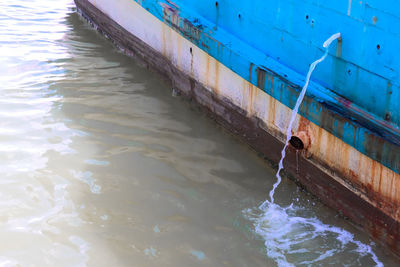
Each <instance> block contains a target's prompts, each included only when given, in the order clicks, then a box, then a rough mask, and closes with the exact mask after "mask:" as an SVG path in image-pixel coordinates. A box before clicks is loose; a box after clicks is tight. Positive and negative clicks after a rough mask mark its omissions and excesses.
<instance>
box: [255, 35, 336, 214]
mask: <svg viewBox="0 0 400 267" xmlns="http://www.w3.org/2000/svg"><path fill="white" fill-rule="evenodd" d="M338 38H340V33H335V34H334V35H332V36H331V37H329V38H328V39H327V40H326V41H325V42H324V44H323V47H324V48H325V53H324V55H323V56H322V57H321V58H319V59H317V60H316V61H314V62H313V63H312V64H311V66H310V69H309V70H308V73H307V77H306V83H305V84H304V86H303V89H301V92H300V95H299V97H298V98H297V101H296V105H295V106H294V108H293V111H292V116H291V117H290V122H289V126H288V128H287V131H286V142H285V146H284V147H283V149H282V152H281V155H282V156H281V160H280V161H279V169H278V172H277V173H276V178H277V181H276V182H275V184H274V185H273V187H272V190H271V191H270V192H269V197H270V199H271V203H274V194H275V189H276V188H277V187H278V185H279V184H280V183H281V181H282V178H281V176H280V172H281V170H282V169H283V160H284V159H285V155H286V148H287V146H288V145H289V140H290V138H291V137H292V127H293V123H294V120H295V119H296V115H297V112H298V110H299V107H300V104H301V102H302V101H303V98H304V95H305V94H306V91H307V87H308V84H309V82H310V77H311V74H312V72H313V71H314V69H315V67H316V66H317V65H318V64H319V63H321V62H322V61H323V60H324V59H325V58H326V56H327V55H328V51H329V45H330V44H331V43H332V42H333V41H334V40H336V39H338ZM267 201H268V200H267ZM264 205H265V202H264V203H263V204H262V206H264Z"/></svg>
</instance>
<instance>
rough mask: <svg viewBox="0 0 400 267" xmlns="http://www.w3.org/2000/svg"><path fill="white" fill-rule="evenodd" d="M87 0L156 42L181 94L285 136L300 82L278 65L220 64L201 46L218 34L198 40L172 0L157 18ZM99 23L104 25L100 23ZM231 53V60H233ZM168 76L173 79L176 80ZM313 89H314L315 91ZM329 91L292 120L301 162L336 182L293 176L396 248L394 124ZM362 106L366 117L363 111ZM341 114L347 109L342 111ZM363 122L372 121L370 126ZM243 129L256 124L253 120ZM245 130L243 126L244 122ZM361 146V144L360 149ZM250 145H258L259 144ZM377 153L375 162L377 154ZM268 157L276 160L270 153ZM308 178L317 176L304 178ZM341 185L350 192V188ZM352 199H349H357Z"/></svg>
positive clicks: (128, 5) (125, 4) (398, 200)
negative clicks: (302, 140)
mask: <svg viewBox="0 0 400 267" xmlns="http://www.w3.org/2000/svg"><path fill="white" fill-rule="evenodd" d="M77 2H86V0H77ZM91 2H92V4H94V5H95V6H97V8H98V9H100V10H102V11H103V12H104V13H105V14H106V15H107V16H108V17H110V18H111V19H112V20H114V21H116V22H117V23H118V24H119V25H121V26H122V28H124V29H126V30H127V31H128V32H129V33H130V34H132V36H136V37H137V38H139V39H140V40H141V41H143V42H144V43H145V44H146V45H148V46H149V47H150V48H148V49H154V51H156V53H159V54H160V55H163V57H165V59H166V60H167V62H168V64H166V65H165V66H155V67H156V68H159V69H165V68H167V70H164V71H167V72H168V73H169V74H168V75H170V76H171V77H172V78H173V77H175V76H178V77H180V76H179V75H180V74H179V73H177V72H181V73H183V74H185V75H186V76H187V77H189V78H187V79H186V78H182V79H186V80H187V82H186V85H182V83H183V82H181V84H176V86H177V87H178V88H180V89H182V90H188V91H187V92H186V94H188V95H190V94H192V95H194V96H195V99H196V101H198V102H199V103H200V104H202V105H204V106H207V107H208V109H209V110H210V111H211V112H213V113H215V114H217V115H218V116H221V117H223V118H224V120H225V121H227V122H228V123H230V124H232V125H235V124H237V122H236V121H235V120H234V119H232V118H231V116H234V115H231V114H230V113H229V112H228V110H227V108H226V106H220V105H216V104H213V103H214V102H218V101H219V102H221V101H222V103H225V105H227V106H230V107H232V108H231V110H235V111H237V112H239V113H241V114H243V116H245V117H247V118H248V120H249V121H255V122H256V126H257V127H259V128H262V129H264V130H265V131H266V132H267V133H268V134H271V135H272V136H274V137H276V138H277V139H278V140H281V141H283V140H284V134H283V133H284V132H285V129H286V127H287V124H288V121H289V118H290V113H291V109H290V107H291V106H293V105H294V102H295V101H296V98H297V95H298V85H296V83H294V82H293V81H292V80H289V79H288V77H284V76H282V75H278V74H277V72H275V71H272V70H270V68H267V67H270V65H257V64H256V63H250V64H249V66H248V69H247V73H246V74H245V75H243V76H242V75H239V74H240V73H238V72H237V71H235V70H234V69H233V67H232V66H229V64H228V65H226V64H222V63H223V62H221V61H220V60H219V59H216V58H215V57H213V56H212V55H210V53H209V51H207V49H206V47H210V46H212V45H213V44H215V43H219V42H218V41H217V39H213V40H212V41H209V42H205V43H204V44H201V43H202V42H204V41H205V40H203V39H202V38H203V37H202V36H203V35H204V31H205V29H206V28H205V26H201V27H200V26H199V25H197V26H196V25H194V24H193V23H192V22H188V21H186V20H184V19H183V18H181V17H180V15H179V14H180V13H179V12H178V11H177V6H176V5H174V4H172V3H171V2H162V3H161V4H162V5H161V6H162V9H161V10H162V13H161V14H160V16H161V18H162V20H157V19H156V18H155V17H154V16H153V15H152V14H150V13H149V12H145V11H144V9H143V8H142V7H141V6H140V5H138V4H136V3H135V2H133V1H132V0H118V1H113V2H112V3H110V2H109V1H106V0H97V1H91ZM146 2H149V0H148V1H146ZM150 2H151V1H150ZM139 4H140V3H139ZM166 18H168V20H167V24H168V25H170V26H167V25H166V23H165V20H166ZM92 19H93V20H95V21H96V20H97V19H98V18H94V17H93V16H92ZM100 21H101V19H100ZM171 25H172V26H171ZM100 26H101V25H100ZM103 27H106V26H105V25H103ZM100 28H101V27H100ZM114 29H115V32H107V33H109V34H111V35H114V38H115V39H118V38H119V39H118V40H117V43H118V44H119V45H122V46H127V47H128V48H129V46H132V43H135V41H131V42H129V41H126V40H125V38H126V39H129V38H131V37H130V36H125V38H124V37H118V34H119V33H118V31H120V30H119V29H117V28H115V27H114V28H112V29H111V30H110V31H113V30H114ZM132 38H133V37H132ZM209 40H211V39H209ZM219 44H220V46H219V48H218V49H219V50H220V52H218V53H222V54H223V53H228V54H230V57H231V59H230V60H231V61H232V62H236V63H240V60H241V59H243V61H242V63H243V64H244V66H242V67H245V65H246V64H247V63H248V61H244V57H243V56H240V55H237V54H234V53H233V52H232V50H229V49H228V48H227V46H226V45H222V44H221V43H219ZM142 46H143V45H142ZM142 46H137V47H134V49H136V50H135V51H132V52H133V53H138V54H144V55H146V56H147V58H146V59H145V60H146V61H148V62H151V61H156V60H155V59H154V57H157V55H153V54H152V53H145V52H144V50H143V49H144V48H143V47H142ZM217 47H218V46H217ZM130 49H133V48H130ZM141 49H142V50H143V51H142V50H141ZM223 51H225V52H223ZM151 57H152V58H151ZM236 57H237V58H236ZM233 58H236V59H235V60H233ZM160 60H161V59H160ZM267 63H268V62H267ZM169 64H171V65H169ZM171 66H172V67H171ZM175 68H176V70H175ZM238 69H239V68H238ZM172 80H173V82H176V83H178V82H177V80H179V79H172ZM197 84H201V85H202V86H204V88H205V90H207V91H208V92H209V93H210V94H211V96H206V95H204V93H203V94H199V93H198V92H197V91H196V90H197V88H198V86H197ZM256 85H258V86H256ZM314 87H315V88H319V87H318V84H314ZM315 88H314V90H317V89H315ZM260 89H261V90H260ZM318 90H319V89H318ZM321 90H324V89H321ZM321 92H328V91H326V90H325V91H319V92H317V93H318V94H320V95H322V93H321ZM321 97H322V96H321ZM335 97H336V98H335ZM327 98H330V101H331V102H329V101H328V102H326V101H325V102H324V101H321V98H320V97H318V98H317V97H315V96H310V95H309V96H307V97H306V98H305V102H304V105H302V107H301V114H300V115H298V116H297V119H296V126H295V127H294V133H297V132H299V131H301V132H304V133H306V134H307V136H308V137H309V139H310V142H311V144H310V146H309V148H308V149H307V150H306V151H304V159H303V162H304V165H306V166H317V168H318V169H319V170H321V172H323V173H325V174H327V175H329V177H331V180H332V181H334V183H336V185H331V184H332V183H333V182H332V181H328V180H325V181H327V182H326V184H327V185H326V186H324V185H323V184H322V185H321V184H320V183H319V181H316V180H315V178H310V176H309V174H308V172H307V171H306V170H301V172H300V173H305V174H307V175H308V176H307V175H305V176H304V177H302V176H298V177H299V178H298V179H299V180H300V181H301V182H302V183H303V184H304V186H305V187H307V188H308V189H309V190H310V191H312V192H314V193H315V194H317V195H318V196H320V197H321V198H322V199H323V200H324V201H325V202H326V203H328V204H329V205H331V206H333V207H335V208H337V209H340V210H342V211H343V213H344V214H345V215H347V216H349V217H350V218H352V219H353V220H354V221H356V222H357V223H360V224H362V225H364V227H366V228H368V230H370V231H371V229H372V228H374V227H376V231H375V233H373V235H374V236H375V238H378V239H381V240H384V241H386V242H387V243H390V244H391V246H392V248H393V249H394V250H395V251H397V252H399V251H400V234H399V232H400V229H399V222H400V214H399V208H398V205H399V204H400V175H399V173H398V167H399V166H398V164H399V162H398V157H399V153H398V152H399V146H398V143H396V142H397V141H398V139H396V138H397V136H396V135H395V133H396V128H395V127H394V128H393V127H392V128H390V129H393V131H392V132H391V131H389V130H390V129H389V130H388V131H384V130H386V128H382V127H381V126H380V125H384V124H380V123H382V121H381V120H379V118H377V117H376V116H374V115H373V114H371V113H366V111H365V110H362V109H357V108H354V107H353V106H352V103H350V102H346V101H345V100H344V99H343V98H340V97H338V96H334V95H332V94H329V93H327V96H325V99H327ZM333 100H336V102H335V101H333ZM339 100H340V101H341V102H340V101H339ZM338 103H339V104H341V105H339V104H338ZM349 110H350V111H349ZM231 112H233V111H231ZM343 112H344V113H343ZM364 113H366V114H367V115H368V116H364ZM343 114H344V115H345V116H342V115H343ZM350 115H351V116H350ZM235 116H238V115H235ZM357 116H358V117H357ZM374 120H375V122H374ZM241 122H242V124H243V125H237V128H240V127H242V128H243V126H246V125H248V124H247V122H246V121H241ZM366 124H372V125H373V126H370V125H369V126H368V127H367V126H365V125H366ZM389 126H390V125H389ZM246 127H247V126H246ZM248 128H249V129H253V128H250V126H249V127H248ZM376 129H380V130H382V132H379V131H378V132H377V131H376ZM233 130H235V127H233ZM242 130H243V129H242ZM243 131H244V132H246V129H244V130H243ZM252 131H254V132H256V135H254V132H248V133H247V134H248V135H247V136H245V137H244V138H245V140H246V141H248V142H249V143H255V144H257V145H258V146H260V147H265V144H261V143H257V140H258V137H259V135H260V133H259V131H258V130H257V129H254V130H252ZM367 142H369V143H367ZM268 145H269V144H268ZM272 146H273V145H272V144H271V147H272ZM360 147H361V148H364V149H360ZM255 148H256V149H257V147H255ZM271 149H272V148H271ZM260 150H262V151H265V149H264V148H263V149H261V148H260ZM364 152H366V153H364ZM396 153H397V154H396ZM371 155H372V156H371ZM289 158H290V157H289ZM377 158H379V159H380V161H378V160H376V159H377ZM271 159H272V160H273V161H277V158H275V154H274V155H272V157H271ZM382 159H383V160H382ZM385 160H386V161H385ZM382 163H383V164H382ZM310 164H311V165H310ZM385 165H386V166H385ZM388 165H389V167H393V166H394V167H395V168H392V169H390V168H388V167H387V166H388ZM287 168H288V169H289V171H290V170H292V169H291V166H290V165H289V166H287ZM310 168H314V167H310ZM309 180H310V181H311V180H312V181H314V183H313V184H308V183H307V181H309ZM334 183H333V184H334ZM316 185H318V186H316ZM338 185H340V188H342V189H341V191H339V192H336V190H335V188H336V187H338ZM331 187H332V188H331ZM338 188H339V187H338ZM332 190H333V191H332ZM323 192H330V194H332V197H333V198H332V199H330V198H329V196H327V195H324V194H323ZM345 192H351V195H349V194H348V193H345ZM341 198H343V199H347V200H349V199H352V198H353V199H362V200H363V201H365V203H368V205H371V206H372V207H374V208H375V209H376V210H377V211H380V212H383V213H384V214H385V216H387V217H384V215H378V214H379V212H377V215H376V216H377V217H376V218H375V217H371V216H370V215H368V212H369V210H365V209H366V207H367V206H368V205H367V206H365V205H364V204H362V205H361V204H360V205H358V206H357V209H360V210H351V208H352V207H355V206H354V205H356V204H354V205H353V206H352V203H351V201H350V204H349V202H344V201H342V200H341ZM357 201H358V200H357ZM357 201H356V200H354V203H357ZM343 203H345V204H343ZM358 214H364V215H363V216H365V217H368V216H370V217H368V218H367V219H366V220H367V221H366V222H363V221H362V218H357V216H355V215H358ZM374 216H375V215H374ZM382 218H384V219H382ZM387 218H391V219H393V220H394V221H393V222H389V221H390V220H389V221H388V219H387ZM366 225H368V226H366ZM382 229H383V230H385V231H387V236H386V235H383V236H380V235H379V233H381V231H383V230H382ZM372 230H373V229H372Z"/></svg>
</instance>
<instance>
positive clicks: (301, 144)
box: [289, 131, 311, 150]
mask: <svg viewBox="0 0 400 267" xmlns="http://www.w3.org/2000/svg"><path fill="white" fill-rule="evenodd" d="M289 144H290V145H292V146H293V147H294V148H295V149H296V150H303V149H306V150H307V149H308V147H309V146H310V144H311V142H310V137H309V136H308V134H307V132H305V131H300V132H297V133H296V134H294V135H292V137H291V138H290V140H289Z"/></svg>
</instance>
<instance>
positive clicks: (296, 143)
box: [289, 136, 304, 150]
mask: <svg viewBox="0 0 400 267" xmlns="http://www.w3.org/2000/svg"><path fill="white" fill-rule="evenodd" d="M289 143H290V144H291V145H292V146H293V147H294V148H295V149H297V150H302V149H304V143H303V141H301V139H300V138H298V137H297V136H292V137H291V138H290V140H289Z"/></svg>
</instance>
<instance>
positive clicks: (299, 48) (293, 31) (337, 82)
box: [135, 0, 400, 173]
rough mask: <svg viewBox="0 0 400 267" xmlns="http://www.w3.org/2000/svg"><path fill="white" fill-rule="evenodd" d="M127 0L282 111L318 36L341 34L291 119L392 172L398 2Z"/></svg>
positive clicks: (399, 135)
mask: <svg viewBox="0 0 400 267" xmlns="http://www.w3.org/2000/svg"><path fill="white" fill-rule="evenodd" d="M135 1H137V2H138V3H139V4H141V5H142V6H143V7H144V8H146V9H147V10H148V11H149V12H150V13H152V14H153V15H155V16H156V17H157V18H158V19H160V20H161V21H163V22H165V23H166V24H169V25H170V26H172V27H174V28H175V30H177V31H178V32H179V33H180V34H182V35H183V36H184V37H186V38H187V39H189V40H190V41H192V42H193V43H194V44H195V45H196V46H198V47H200V48H201V49H203V50H204V51H206V52H207V53H208V54H210V55H211V56H213V57H214V58H216V59H217V60H218V61H220V62H221V63H222V64H224V65H225V66H227V67H228V68H230V69H231V70H233V71H234V72H235V73H237V74H238V75H240V76H241V77H243V78H244V79H246V80H248V81H250V82H251V83H253V84H254V85H256V86H258V87H260V88H261V89H263V90H264V91H265V92H266V93H268V94H270V95H271V96H273V97H274V98H275V99H277V100H279V101H280V102H281V103H283V104H285V105H287V106H288V107H290V108H293V106H294V104H295V102H296V99H297V97H298V94H299V91H300V89H301V88H300V86H299V85H302V84H304V79H305V74H306V71H307V70H308V67H309V64H310V63H311V62H312V61H314V60H315V59H316V58H318V57H320V56H321V55H322V53H323V49H322V43H323V42H324V40H326V38H328V37H329V36H330V35H332V34H333V33H336V32H341V34H342V40H343V41H342V42H341V43H339V44H338V45H337V46H336V47H333V49H331V50H330V54H329V56H328V57H327V59H326V60H325V61H324V62H323V63H322V64H320V66H318V68H317V69H316V71H315V72H314V74H313V77H312V78H313V81H312V82H311V84H310V86H309V89H308V92H307V95H306V98H305V100H304V103H303V104H302V106H301V107H300V112H299V113H300V114H301V115H302V116H304V117H306V118H307V119H309V120H310V121H312V122H314V123H315V124H317V125H319V126H320V127H322V128H324V129H326V130H327V131H329V132H330V133H332V134H334V135H335V136H337V137H338V138H341V139H342V140H343V141H344V142H346V143H347V144H349V145H351V146H353V147H354V148H356V149H357V150H359V151H360V152H362V153H364V154H366V155H367V156H369V157H371V158H373V159H375V160H377V161H378V162H381V163H382V164H384V165H385V166H387V167H389V168H391V169H392V170H394V171H395V172H397V173H400V127H399V126H400V108H399V106H400V88H399V87H400V77H399V73H398V72H399V70H400V68H399V67H400V53H398V52H397V49H398V47H400V17H399V15H398V14H397V13H396V10H400V2H398V1H394V0H385V1H379V0H369V1H361V2H360V1H329V0H318V1H316V0H306V1H294V0H281V1H272V0H254V1H252V3H251V4H249V3H248V2H247V1H227V0H220V1H210V0H203V1H188V0H176V1H173V2H172V1H169V0H161V1H160V0H159V1H157V0H146V1H142V0H135ZM165 9H167V10H169V12H167V13H165V12H164V10H165ZM167 14H175V15H176V16H179V17H180V18H181V20H180V24H179V25H173V24H172V21H173V20H172V19H171V17H170V15H167ZM188 53H189V51H188ZM262 77H264V79H262ZM260 78H261V79H260Z"/></svg>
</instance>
